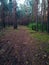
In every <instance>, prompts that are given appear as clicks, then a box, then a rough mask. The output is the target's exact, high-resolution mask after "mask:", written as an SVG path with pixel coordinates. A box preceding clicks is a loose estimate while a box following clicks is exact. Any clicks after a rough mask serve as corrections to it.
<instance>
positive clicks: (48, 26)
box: [47, 0, 49, 33]
mask: <svg viewBox="0 0 49 65" xmlns="http://www.w3.org/2000/svg"><path fill="white" fill-rule="evenodd" d="M47 32H48V33H49V0H48V22H47Z"/></svg>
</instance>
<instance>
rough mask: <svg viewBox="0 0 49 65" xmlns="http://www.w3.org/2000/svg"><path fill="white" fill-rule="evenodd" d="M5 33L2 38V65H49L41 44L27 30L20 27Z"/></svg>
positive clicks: (0, 48)
mask: <svg viewBox="0 0 49 65" xmlns="http://www.w3.org/2000/svg"><path fill="white" fill-rule="evenodd" d="M4 32H5V35H3V36H2V37H1V38H0V65H48V62H47V60H46V59H45V58H46V54H45V52H41V50H39V47H40V45H39V43H41V42H40V41H38V40H36V39H35V38H33V37H32V36H31V35H30V33H29V32H28V30H27V28H25V27H22V26H19V27H18V29H17V30H16V29H13V28H11V29H8V30H7V31H6V30H5V31H4ZM40 49H41V48H40ZM43 55H44V56H43ZM45 62H46V63H45Z"/></svg>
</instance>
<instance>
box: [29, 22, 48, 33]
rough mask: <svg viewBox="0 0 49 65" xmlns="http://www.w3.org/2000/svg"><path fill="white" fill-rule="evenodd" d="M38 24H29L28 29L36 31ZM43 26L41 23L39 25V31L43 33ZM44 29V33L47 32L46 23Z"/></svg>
mask: <svg viewBox="0 0 49 65" xmlns="http://www.w3.org/2000/svg"><path fill="white" fill-rule="evenodd" d="M36 25H37V24H36V23H35V22H33V23H29V25H28V27H29V28H31V29H32V30H36ZM41 26H42V25H41V23H38V31H41V30H42V29H41V28H42V27H41ZM43 29H44V32H46V31H47V30H46V29H47V24H46V23H44V26H43Z"/></svg>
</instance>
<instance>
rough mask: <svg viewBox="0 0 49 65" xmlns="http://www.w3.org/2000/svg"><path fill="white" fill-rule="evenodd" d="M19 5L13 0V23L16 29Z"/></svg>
mask: <svg viewBox="0 0 49 65" xmlns="http://www.w3.org/2000/svg"><path fill="white" fill-rule="evenodd" d="M16 8H17V3H16V0H13V23H14V28H17V13H16Z"/></svg>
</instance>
